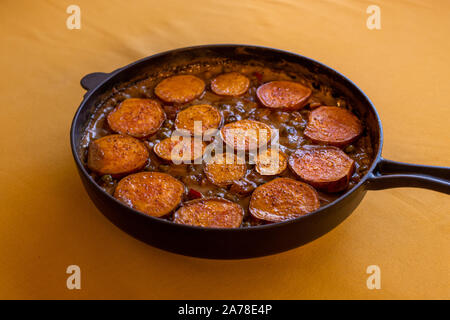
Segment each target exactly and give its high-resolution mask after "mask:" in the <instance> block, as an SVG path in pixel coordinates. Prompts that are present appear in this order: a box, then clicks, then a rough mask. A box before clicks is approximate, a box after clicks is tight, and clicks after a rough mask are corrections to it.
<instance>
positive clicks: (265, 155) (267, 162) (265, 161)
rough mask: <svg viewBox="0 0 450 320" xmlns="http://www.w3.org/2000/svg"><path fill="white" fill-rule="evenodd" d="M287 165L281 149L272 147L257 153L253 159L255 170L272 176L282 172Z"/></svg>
mask: <svg viewBox="0 0 450 320" xmlns="http://www.w3.org/2000/svg"><path fill="white" fill-rule="evenodd" d="M286 167H287V156H286V155H285V154H284V153H283V152H281V151H275V150H272V149H267V150H264V151H263V152H261V153H259V154H258V155H257V157H256V161H255V170H256V172H258V173H259V174H260V175H263V176H274V175H277V174H280V173H282V172H283V171H284V170H285V169H286Z"/></svg>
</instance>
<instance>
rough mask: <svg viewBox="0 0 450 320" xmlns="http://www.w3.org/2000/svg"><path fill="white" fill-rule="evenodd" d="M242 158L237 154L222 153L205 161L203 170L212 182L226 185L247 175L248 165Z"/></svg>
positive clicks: (217, 184) (222, 185) (220, 185)
mask: <svg viewBox="0 0 450 320" xmlns="http://www.w3.org/2000/svg"><path fill="white" fill-rule="evenodd" d="M240 160H241V159H238V157H237V156H236V155H235V154H232V153H220V154H217V155H215V156H214V157H213V158H211V159H210V160H209V161H208V162H207V163H205V165H204V167H203V170H204V172H205V174H206V177H207V178H208V180H209V181H211V183H212V184H214V185H216V186H219V187H225V186H228V185H230V184H232V183H233V182H235V181H238V180H239V179H241V178H243V177H244V176H245V173H246V171H247V166H246V165H245V162H244V161H240ZM241 162H242V163H241Z"/></svg>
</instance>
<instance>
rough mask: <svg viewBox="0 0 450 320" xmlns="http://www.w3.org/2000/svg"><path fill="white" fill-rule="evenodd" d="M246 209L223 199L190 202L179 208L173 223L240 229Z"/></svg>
mask: <svg viewBox="0 0 450 320" xmlns="http://www.w3.org/2000/svg"><path fill="white" fill-rule="evenodd" d="M243 217H244V209H243V208H242V207H241V206H240V205H239V204H237V203H234V202H232V201H229V200H226V199H223V198H206V199H197V200H192V201H188V202H186V203H184V204H183V206H182V207H181V208H179V209H178V210H177V211H176V212H175V214H174V219H173V221H174V222H176V223H180V224H187V225H191V226H199V227H208V228H238V227H239V226H240V225H241V224H242V219H243Z"/></svg>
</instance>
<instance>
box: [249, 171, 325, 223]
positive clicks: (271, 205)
mask: <svg viewBox="0 0 450 320" xmlns="http://www.w3.org/2000/svg"><path fill="white" fill-rule="evenodd" d="M319 206H320V202H319V198H318V195H317V192H316V190H314V188H313V187H311V186H309V185H307V184H306V183H304V182H300V181H297V180H293V179H289V178H276V179H274V180H272V181H270V182H267V183H265V184H263V185H261V186H259V187H258V188H256V189H255V191H253V194H252V197H251V199H250V206H249V211H250V213H251V214H252V215H253V216H254V217H255V218H257V219H261V220H266V221H272V222H278V221H284V220H290V219H294V218H297V217H300V216H303V215H305V214H307V213H309V212H312V211H314V210H317V209H318V208H319Z"/></svg>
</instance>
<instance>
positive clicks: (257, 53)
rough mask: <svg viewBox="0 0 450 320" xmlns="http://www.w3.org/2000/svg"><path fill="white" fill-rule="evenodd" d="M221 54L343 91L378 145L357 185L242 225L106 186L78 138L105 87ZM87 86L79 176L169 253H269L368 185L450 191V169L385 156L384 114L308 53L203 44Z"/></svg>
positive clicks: (343, 211)
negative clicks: (183, 212) (206, 223)
mask: <svg viewBox="0 0 450 320" xmlns="http://www.w3.org/2000/svg"><path fill="white" fill-rule="evenodd" d="M217 58H220V59H221V58H225V59H232V60H236V61H239V62H244V63H245V62H247V61H249V60H257V61H260V62H262V63H264V64H265V65H268V66H274V67H280V66H281V67H285V68H294V69H295V68H298V70H297V71H298V72H301V73H303V75H304V76H305V77H307V78H311V79H313V78H315V79H319V81H321V82H322V83H325V84H327V85H329V86H331V87H332V88H333V89H334V90H336V93H337V94H340V95H343V96H346V97H347V98H349V100H350V101H351V103H352V105H353V106H354V108H355V109H356V110H355V111H356V113H358V115H359V116H360V117H362V118H363V119H364V120H365V124H366V126H367V128H366V130H368V132H369V134H370V135H371V138H372V142H373V145H374V153H375V155H374V160H373V163H372V165H371V167H370V169H369V172H368V173H367V174H366V175H365V176H364V177H363V178H362V179H361V181H360V182H359V183H358V184H357V185H356V186H354V187H353V188H352V189H351V190H349V191H348V192H346V193H345V194H343V195H342V196H341V197H339V198H338V199H337V200H335V201H333V202H332V203H329V204H327V205H325V206H323V207H321V208H320V209H319V210H317V211H315V212H312V213H310V214H307V215H305V216H302V217H300V218H297V219H293V220H289V221H285V222H279V223H274V224H268V225H262V226H255V227H245V228H238V229H224V228H220V229H214V228H201V227H194V226H186V225H181V224H175V223H172V222H170V221H167V220H163V219H158V218H154V217H151V216H148V215H145V214H143V213H140V212H138V211H136V210H134V209H131V208H129V207H127V206H126V205H124V204H122V203H121V202H119V201H117V200H116V199H114V198H113V197H112V196H111V195H109V194H108V193H106V192H105V191H103V190H102V189H101V188H100V187H99V186H98V185H97V184H96V183H95V181H94V180H93V179H92V178H91V177H90V176H89V174H88V172H87V171H86V169H85V167H84V166H83V164H82V161H81V159H80V156H79V153H80V141H81V138H82V136H83V133H84V130H85V128H86V125H87V123H88V121H89V119H90V116H91V115H92V113H93V112H94V110H95V107H96V103H98V101H99V99H100V97H101V95H102V94H104V93H106V92H108V90H111V89H112V87H113V86H116V85H118V84H120V83H124V82H127V81H131V80H132V79H135V78H137V77H139V75H140V74H143V73H146V72H147V73H149V72H150V73H151V72H155V71H156V72H157V71H159V70H163V69H164V68H176V67H177V65H180V64H183V63H184V64H186V63H188V62H195V61H208V60H209V61H212V60H214V59H217ZM81 85H82V86H83V88H85V89H86V90H87V93H86V94H85V95H84V99H83V101H82V102H81V105H80V107H79V108H78V110H77V112H76V114H75V117H74V119H73V122H72V128H71V131H70V143H71V147H72V153H73V157H74V159H75V163H76V165H77V168H78V172H79V174H80V177H81V180H82V182H83V184H84V187H85V188H86V190H87V192H88V194H89V196H90V198H91V199H92V201H93V202H94V203H95V205H96V206H97V208H98V209H99V210H100V211H101V212H102V213H103V214H104V215H105V216H106V217H107V218H108V219H109V220H111V221H112V222H113V223H114V224H115V225H116V226H118V227H119V228H120V229H122V230H124V231H125V232H127V233H129V234H131V235H132V236H134V237H136V238H138V239H140V240H142V241H144V242H146V243H148V244H150V245H152V246H155V247H158V248H161V249H164V250H168V251H171V252H175V253H179V254H184V255H189V256H196V257H203V258H219V259H237V258H249V257H258V256H265V255H269V254H274V253H277V252H281V251H285V250H289V249H292V248H295V247H298V246H300V245H303V244H305V243H308V242H310V241H312V240H314V239H316V238H318V237H320V236H322V235H324V234H325V233H327V232H328V231H330V230H331V229H333V228H334V227H336V226H337V225H338V224H339V223H341V222H342V221H343V220H344V219H345V218H346V217H347V216H349V215H350V213H352V211H353V210H354V209H355V208H356V206H357V205H358V204H359V202H360V201H361V200H362V198H363V197H364V195H365V193H366V191H367V190H379V189H387V188H394V187H419V188H427V189H432V190H435V191H439V192H444V193H446V194H450V168H448V167H433V166H421V165H414V164H406V163H400V162H394V161H390V160H386V159H383V158H382V157H381V148H382V143H383V133H382V128H381V121H380V118H379V116H378V114H377V111H376V110H375V107H374V106H373V104H372V103H371V102H370V100H369V98H368V97H367V96H366V95H365V94H364V93H363V92H362V91H361V90H360V89H359V88H358V87H357V86H356V85H355V84H354V83H353V82H352V81H350V80H349V79H347V78H346V77H345V76H343V75H342V74H340V73H339V72H337V71H335V70H333V69H331V68H330V67H327V66H325V65H323V64H321V63H319V62H317V61H314V60H312V59H309V58H307V57H304V56H301V55H298V54H294V53H290V52H286V51H282V50H278V49H272V48H266V47H259V46H248V45H205V46H196V47H189V48H182V49H177V50H172V51H167V52H163V53H159V54H156V55H153V56H150V57H147V58H144V59H142V60H139V61H137V62H134V63H132V64H130V65H128V66H126V67H123V68H120V69H118V70H116V71H114V72H111V73H91V74H88V75H87V76H85V77H84V78H83V79H82V80H81Z"/></svg>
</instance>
